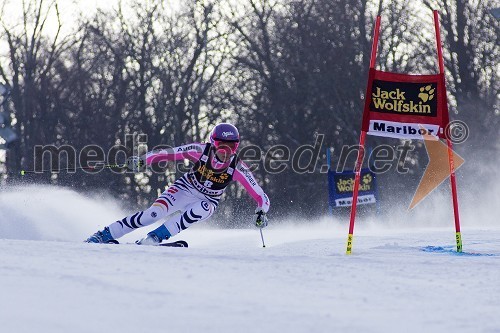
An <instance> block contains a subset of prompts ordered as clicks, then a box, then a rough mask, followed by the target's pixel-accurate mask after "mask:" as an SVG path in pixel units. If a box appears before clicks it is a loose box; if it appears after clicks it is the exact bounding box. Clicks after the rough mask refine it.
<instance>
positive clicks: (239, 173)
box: [109, 143, 270, 239]
mask: <svg viewBox="0 0 500 333" xmlns="http://www.w3.org/2000/svg"><path fill="white" fill-rule="evenodd" d="M143 158H144V159H145V161H146V164H147V165H151V164H155V163H159V162H163V161H179V160H184V159H189V160H190V161H191V162H194V163H195V164H194V166H193V167H192V168H191V170H189V171H188V172H187V173H185V174H184V175H183V176H182V177H181V178H179V179H177V180H176V181H175V182H174V183H173V184H172V185H171V186H170V187H169V188H167V189H166V190H165V192H163V193H162V194H161V195H160V196H159V197H158V199H156V201H155V202H154V203H153V204H152V205H151V207H149V208H148V209H146V210H144V211H140V212H137V213H135V214H132V215H130V216H127V217H125V218H123V219H122V220H118V221H116V222H114V223H112V224H111V225H110V226H109V229H110V232H111V235H112V236H113V238H115V239H116V238H119V237H121V236H123V235H125V234H127V233H129V232H131V231H133V230H135V229H137V228H140V227H144V226H147V225H150V224H152V223H154V222H157V221H159V220H162V219H165V218H167V217H169V218H168V219H167V220H166V221H165V222H164V223H163V224H164V225H165V227H166V228H167V229H168V232H169V234H170V235H169V236H173V235H176V234H178V233H179V232H181V231H182V230H184V229H186V228H188V227H189V226H190V225H192V224H193V223H196V222H199V221H203V220H205V219H207V218H209V217H210V216H211V215H212V214H213V213H214V211H215V209H216V208H217V205H218V203H219V200H220V198H221V196H222V194H223V193H224V190H225V188H226V187H227V186H228V185H229V183H230V182H231V181H233V180H236V181H237V182H239V183H240V184H241V185H243V187H244V188H245V189H246V190H247V192H248V193H249V194H250V195H251V196H252V197H253V198H254V199H255V201H256V202H257V205H258V207H259V208H261V209H262V210H263V211H264V212H265V213H267V211H268V210H269V206H270V202H269V198H268V197H267V195H266V194H265V193H264V191H263V190H262V188H261V187H260V186H259V185H258V184H257V181H256V180H255V178H254V176H253V175H252V172H251V171H250V169H249V168H248V166H247V165H246V164H245V163H244V162H243V161H242V160H240V159H239V158H238V157H237V156H235V155H233V156H232V157H231V158H230V159H229V161H227V162H221V161H219V160H218V159H217V157H216V156H215V153H214V149H213V147H212V145H211V144H210V143H192V144H188V145H184V146H179V147H175V148H170V149H164V150H155V151H151V152H149V153H147V154H146V155H145V156H143ZM178 212H179V213H180V216H179V215H177V214H175V213H178Z"/></svg>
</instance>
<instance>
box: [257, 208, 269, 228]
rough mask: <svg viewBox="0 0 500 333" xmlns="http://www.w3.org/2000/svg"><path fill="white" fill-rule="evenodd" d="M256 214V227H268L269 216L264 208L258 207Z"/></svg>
mask: <svg viewBox="0 0 500 333" xmlns="http://www.w3.org/2000/svg"><path fill="white" fill-rule="evenodd" d="M255 214H257V218H256V220H255V226H256V227H258V228H261V229H262V228H265V227H267V216H266V213H264V211H263V210H262V208H259V207H257V209H256V210H255Z"/></svg>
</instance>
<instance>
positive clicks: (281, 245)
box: [0, 186, 500, 333]
mask: <svg viewBox="0 0 500 333" xmlns="http://www.w3.org/2000/svg"><path fill="white" fill-rule="evenodd" d="M493 198H495V197H493ZM434 199H435V200H434V201H433V202H435V203H433V204H431V203H430V202H432V201H429V203H428V204H425V205H429V206H425V205H424V206H423V207H420V210H416V211H415V212H414V213H409V214H410V215H409V216H407V217H405V218H403V217H394V220H393V221H384V222H380V221H371V222H370V221H364V222H360V223H359V224H357V225H356V230H355V237H354V247H353V254H352V255H351V256H346V255H345V245H346V237H347V221H337V220H335V219H332V218H325V219H324V220H322V221H317V222H313V223H311V221H308V222H304V221H285V222H283V221H282V222H281V223H278V222H277V221H276V223H274V224H273V221H272V220H271V225H270V226H269V227H268V228H266V229H264V237H265V241H266V245H267V247H266V248H263V247H262V244H261V240H260V234H259V232H258V229H254V228H252V227H251V225H250V223H249V228H248V229H239V230H219V229H216V228H214V227H211V224H210V222H206V223H203V224H200V225H196V226H193V227H191V228H190V229H188V230H186V231H184V232H183V233H182V234H181V235H179V236H178V237H176V239H184V240H186V241H187V242H189V244H190V247H189V248H187V249H186V248H164V247H144V246H143V247H141V246H137V245H134V244H120V245H96V244H84V243H82V240H83V239H85V238H86V237H88V236H89V235H90V234H91V233H93V232H94V231H95V230H97V229H99V228H102V227H103V226H104V225H106V224H108V223H109V222H112V221H114V220H116V219H117V218H119V217H122V215H124V214H126V213H129V212H124V211H122V210H121V209H120V208H119V206H118V205H117V203H116V202H115V201H113V200H107V199H105V198H103V197H101V198H96V197H94V198H92V197H87V196H82V195H80V194H77V193H76V192H74V191H71V190H68V189H64V188H53V187H43V186H29V187H18V188H9V189H4V190H3V191H1V192H0V211H1V223H0V252H1V255H0V286H1V287H0V288H1V297H0V310H1V311H0V327H1V330H2V332H30V333H32V332H106V331H108V332H150V331H159V332H218V333H220V332H273V333H276V332H338V331H349V332H422V331H424V332H449V331H460V332H500V316H499V315H498V310H499V309H500V298H499V296H500V283H499V282H498V281H499V276H500V240H499V239H500V228H499V227H498V226H497V222H498V221H497V216H498V214H497V212H496V211H495V209H498V208H494V206H491V207H490V210H489V211H488V212H489V214H484V216H481V215H480V214H478V212H479V211H481V210H478V209H476V210H474V209H472V208H467V206H466V205H465V206H464V208H463V210H464V213H463V223H462V236H463V244H464V253H462V254H457V253H456V252H454V236H455V233H454V227H453V220H452V216H451V212H450V213H448V212H446V210H450V211H451V207H450V205H449V201H448V200H449V197H447V198H443V201H442V202H444V201H446V202H447V203H448V205H444V206H446V210H444V209H438V207H440V206H439V205H441V204H442V202H441V198H439V197H437V198H434ZM433 205H437V206H433ZM429 212H431V213H429ZM426 214H430V216H428V215H426ZM408 221H412V222H408ZM146 232H147V230H139V231H136V232H134V233H132V234H131V235H129V236H128V237H127V239H125V240H124V241H125V242H129V243H132V242H133V240H135V239H138V238H141V237H142V236H143V235H144V234H145V233H146Z"/></svg>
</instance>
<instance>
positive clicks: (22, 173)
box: [21, 164, 127, 176]
mask: <svg viewBox="0 0 500 333" xmlns="http://www.w3.org/2000/svg"><path fill="white" fill-rule="evenodd" d="M126 167H127V165H126V164H104V165H95V166H88V167H73V168H64V169H58V170H21V176H24V175H26V174H28V173H45V172H61V171H76V170H102V169H115V168H117V169H119V168H126Z"/></svg>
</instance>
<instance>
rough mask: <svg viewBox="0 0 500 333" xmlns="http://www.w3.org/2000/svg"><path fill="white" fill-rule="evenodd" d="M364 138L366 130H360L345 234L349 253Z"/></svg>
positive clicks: (347, 252) (350, 250) (363, 152)
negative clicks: (349, 218)
mask: <svg viewBox="0 0 500 333" xmlns="http://www.w3.org/2000/svg"><path fill="white" fill-rule="evenodd" d="M365 138H366V132H365V131H361V135H360V136H359V150H358V158H357V160H356V169H355V176H354V188H353V193H352V204H351V220H350V221H349V235H347V250H346V254H351V252H352V239H353V235H354V220H355V219H356V207H357V205H358V192H359V178H361V177H360V176H361V166H362V164H363V158H364V156H365Z"/></svg>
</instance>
